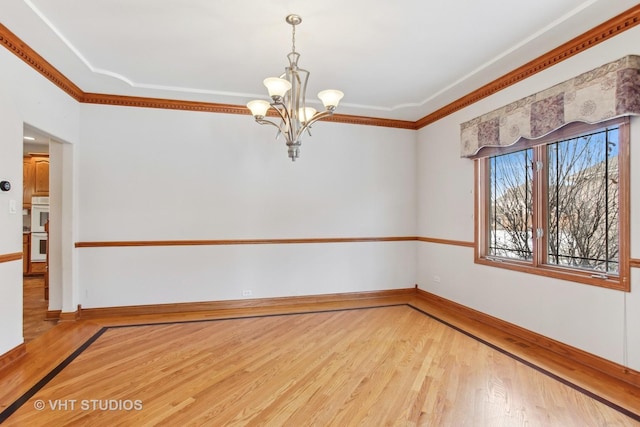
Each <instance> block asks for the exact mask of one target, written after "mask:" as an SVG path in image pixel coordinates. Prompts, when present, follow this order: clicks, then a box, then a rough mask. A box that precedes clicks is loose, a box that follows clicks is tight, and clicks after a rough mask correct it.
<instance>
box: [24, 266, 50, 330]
mask: <svg viewBox="0 0 640 427" xmlns="http://www.w3.org/2000/svg"><path fill="white" fill-rule="evenodd" d="M22 284H23V286H22V292H23V294H22V298H23V312H22V317H23V336H24V341H25V342H29V341H32V340H33V339H34V338H36V337H37V336H39V335H41V334H43V333H44V332H46V331H48V330H49V329H51V328H53V327H54V326H55V325H56V324H57V321H55V320H46V319H45V317H46V314H47V308H48V303H47V301H46V300H45V299H44V276H25V277H24V279H23V281H22Z"/></svg>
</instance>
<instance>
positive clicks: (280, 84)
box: [263, 77, 291, 99]
mask: <svg viewBox="0 0 640 427" xmlns="http://www.w3.org/2000/svg"><path fill="white" fill-rule="evenodd" d="M263 83H264V85H265V86H266V87H267V90H268V91H269V96H270V97H271V98H272V99H280V98H283V97H284V96H285V95H286V93H287V92H289V89H291V83H289V81H288V80H285V79H281V78H278V77H267V78H266V79H264V82H263Z"/></svg>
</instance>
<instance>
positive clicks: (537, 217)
mask: <svg viewBox="0 0 640 427" xmlns="http://www.w3.org/2000/svg"><path fill="white" fill-rule="evenodd" d="M612 126H618V127H619V137H618V144H619V147H618V173H619V187H618V215H619V217H618V221H619V224H618V251H619V253H618V262H619V267H618V275H617V276H614V275H611V274H610V275H608V276H607V278H598V277H593V276H594V272H593V271H588V270H579V269H575V268H570V267H562V266H556V265H551V264H547V263H545V259H546V257H545V256H544V255H545V254H546V251H547V237H546V236H547V234H548V233H546V232H545V233H544V237H543V238H534V239H533V242H534V243H533V260H532V261H521V260H511V259H505V258H499V259H498V258H495V257H490V256H488V255H487V254H488V246H489V245H488V244H489V242H488V234H489V233H488V231H489V222H488V221H489V212H488V205H489V194H490V193H489V158H490V157H493V156H497V155H500V154H509V153H512V152H515V151H520V150H524V149H527V148H534V150H538V154H539V155H541V156H545V160H546V151H547V150H546V146H547V145H548V144H551V143H554V142H558V141H563V140H567V139H571V138H575V137H578V136H580V135H582V134H586V133H591V132H593V131H594V130H597V129H602V128H606V127H612ZM629 152H630V120H629V117H620V118H615V119H611V120H608V121H606V122H601V123H597V124H587V123H572V124H569V125H566V126H564V127H562V128H560V129H558V130H556V131H554V132H551V133H550V134H548V135H546V136H545V137H542V138H539V139H536V140H527V139H524V138H521V139H520V140H519V141H518V142H517V143H515V144H513V145H512V146H509V147H491V148H485V149H483V150H481V152H479V153H478V155H476V156H475V157H474V179H475V183H474V187H475V198H474V199H475V200H474V211H475V230H474V233H475V245H474V261H475V263H476V264H482V265H487V266H492V267H498V268H505V269H508V270H514V271H519V272H522V273H530V274H536V275H540V276H545V277H550V278H555V279H561V280H569V281H572V282H578V283H583V284H587V285H593V286H599V287H604V288H609V289H616V290H621V291H625V292H629V291H630V290H631V285H630V273H631V272H630V213H629V212H630V206H631V198H630V180H631V177H630V155H629ZM541 153H542V154H541ZM545 164H546V163H545ZM541 175H545V174H541ZM546 180H547V178H546V177H545V178H544V179H534V182H533V186H534V188H533V191H534V195H535V196H534V197H536V198H537V200H538V201H537V203H534V214H533V224H532V227H533V229H534V230H535V229H536V228H539V227H540V226H541V225H542V224H539V222H540V221H546V220H545V219H544V218H546V215H547V206H546V205H547V203H546V202H541V200H542V198H543V195H544V194H546V190H547V182H546ZM540 228H544V229H545V231H546V229H547V227H546V226H544V227H540Z"/></svg>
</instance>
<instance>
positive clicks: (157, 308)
mask: <svg viewBox="0 0 640 427" xmlns="http://www.w3.org/2000/svg"><path fill="white" fill-rule="evenodd" d="M415 294H416V290H415V288H405V289H391V290H384V291H368V292H350V293H337V294H322V295H309V296H296V297H278V298H256V299H246V300H228V301H205V302H188V303H176V304H150V305H130V306H122V307H100V308H81V307H79V313H78V314H79V318H80V319H83V320H84V319H100V318H105V317H107V318H108V317H128V316H143V315H150V314H176V313H193V312H203V311H209V312H216V311H230V310H240V309H252V308H278V307H290V306H299V307H301V309H302V307H304V306H305V305H308V304H323V303H324V304H331V303H344V302H348V301H365V300H370V301H380V300H388V299H391V298H395V299H397V300H404V301H405V302H408V301H410V300H411V298H413V297H414V296H415ZM62 314H64V313H62ZM61 320H62V319H61Z"/></svg>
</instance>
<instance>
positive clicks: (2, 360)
mask: <svg viewBox="0 0 640 427" xmlns="http://www.w3.org/2000/svg"><path fill="white" fill-rule="evenodd" d="M25 354H27V346H26V345H25V343H22V344H20V345H18V346H16V347H14V348H12V349H11V350H9V351H7V352H6V353H4V354H2V355H0V371H2V370H3V369H4V368H6V367H8V366H10V365H11V364H12V363H14V362H15V361H16V360H18V359H20V358H21V357H22V356H24V355H25Z"/></svg>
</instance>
